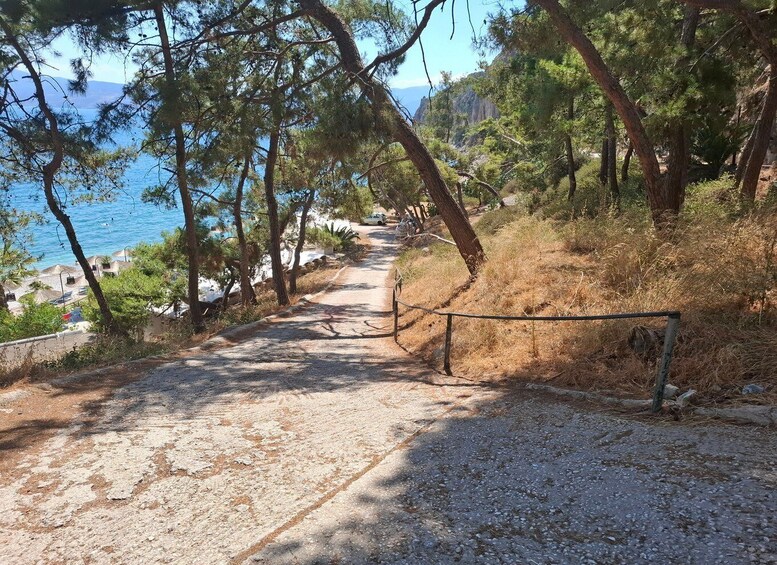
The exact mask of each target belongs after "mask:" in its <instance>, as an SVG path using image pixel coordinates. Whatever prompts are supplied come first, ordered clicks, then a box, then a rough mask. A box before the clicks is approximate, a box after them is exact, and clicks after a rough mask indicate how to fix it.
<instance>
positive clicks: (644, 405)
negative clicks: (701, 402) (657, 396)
mask: <svg viewBox="0 0 777 565" xmlns="http://www.w3.org/2000/svg"><path fill="white" fill-rule="evenodd" d="M521 386H522V387H523V388H526V389H529V390H538V391H542V392H548V393H551V394H555V395H557V396H566V397H568V398H576V399H579V400H589V401H592V402H597V403H600V404H608V405H610V406H621V407H623V408H630V409H633V410H637V411H640V412H643V411H649V410H650V408H651V406H652V402H653V401H652V400H649V399H644V400H641V399H635V398H618V397H616V396H606V395H604V394H599V393H598V392H587V391H583V390H573V389H567V388H559V387H555V386H551V385H544V384H540V383H522V384H521ZM664 410H665V411H666V410H670V411H671V410H678V411H679V412H680V413H683V412H685V413H689V414H696V415H697V416H706V417H713V418H718V419H721V420H727V421H730V422H738V423H743V424H754V425H757V426H777V406H766V405H753V404H750V405H744V406H734V407H731V408H708V407H704V406H696V407H687V408H683V407H681V406H680V405H678V404H677V403H676V402H674V401H671V400H665V401H664Z"/></svg>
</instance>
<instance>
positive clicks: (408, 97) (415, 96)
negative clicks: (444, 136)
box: [391, 84, 429, 116]
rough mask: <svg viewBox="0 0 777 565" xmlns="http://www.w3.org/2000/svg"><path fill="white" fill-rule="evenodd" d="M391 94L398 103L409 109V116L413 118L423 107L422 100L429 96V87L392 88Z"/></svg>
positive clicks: (426, 85)
mask: <svg viewBox="0 0 777 565" xmlns="http://www.w3.org/2000/svg"><path fill="white" fill-rule="evenodd" d="M391 93H392V94H393V95H394V98H396V100H397V102H399V104H401V105H402V106H404V107H405V109H407V112H408V114H410V116H413V115H414V114H415V113H416V112H417V111H418V108H419V107H420V106H421V100H423V99H424V98H425V97H427V96H429V85H428V84H425V85H422V86H410V87H408V88H392V89H391Z"/></svg>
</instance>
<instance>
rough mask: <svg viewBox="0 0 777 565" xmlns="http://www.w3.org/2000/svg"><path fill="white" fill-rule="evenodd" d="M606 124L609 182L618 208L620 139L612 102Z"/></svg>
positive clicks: (608, 107)
mask: <svg viewBox="0 0 777 565" xmlns="http://www.w3.org/2000/svg"><path fill="white" fill-rule="evenodd" d="M605 125H606V129H607V183H608V184H609V186H610V196H611V197H612V204H613V206H614V207H615V208H616V209H620V201H621V191H620V187H619V186H618V141H617V138H616V137H615V120H613V117H612V104H607V108H606V110H605Z"/></svg>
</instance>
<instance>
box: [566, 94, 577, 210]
mask: <svg viewBox="0 0 777 565" xmlns="http://www.w3.org/2000/svg"><path fill="white" fill-rule="evenodd" d="M574 119H575V98H574V96H570V97H569V105H568V106H567V120H569V121H570V122H571V121H572V120H574ZM564 150H565V152H566V155H567V177H568V178H569V192H568V193H567V200H568V201H570V202H572V200H573V199H574V198H575V192H576V191H577V176H576V175H575V153H574V151H573V150H572V136H571V135H570V134H567V135H566V138H565V139H564Z"/></svg>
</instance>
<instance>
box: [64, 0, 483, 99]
mask: <svg viewBox="0 0 777 565" xmlns="http://www.w3.org/2000/svg"><path fill="white" fill-rule="evenodd" d="M399 1H400V4H402V5H404V6H406V9H408V10H409V9H410V8H409V6H411V4H410V2H408V1H407V0H399ZM453 6H454V7H453V9H454V15H455V18H456V29H455V35H454V37H453V39H451V31H452V24H451V3H450V2H446V4H445V5H444V9H443V11H442V12H441V11H440V10H439V9H438V10H435V12H434V15H433V16H432V18H431V20H430V22H429V25H428V27H427V28H426V30H425V31H424V34H423V36H422V41H423V45H424V51H425V53H426V62H427V67H428V70H429V75H430V76H431V78H432V81H433V82H435V83H436V82H437V81H438V80H439V77H440V73H441V72H443V71H448V72H451V73H453V75H454V76H456V77H458V76H463V75H466V74H469V73H472V72H474V71H476V70H478V62H479V61H480V60H481V59H483V58H484V54H482V53H477V52H476V51H475V49H474V48H473V46H472V28H471V27H470V22H469V19H468V16H467V3H466V2H465V1H464V0H459V1H458V2H456V3H455V5H453ZM469 7H470V13H471V15H472V18H471V20H472V26H473V27H474V28H475V32H476V33H477V34H483V33H485V31H486V26H485V25H484V23H483V20H484V19H486V16H487V14H488V13H489V12H495V11H497V9H498V1H497V0H472V1H471V2H470V5H469ZM55 48H56V49H57V50H58V51H59V52H60V53H61V56H60V57H58V58H50V59H49V63H50V64H51V66H52V67H53V68H52V69H50V74H52V75H55V76H64V77H70V76H71V73H70V68H69V61H70V60H71V59H73V58H75V57H77V56H79V55H80V54H81V53H80V52H79V50H78V48H77V47H76V45H75V44H74V43H73V42H72V41H71V40H70V39H69V38H61V39H60V40H59V41H58V42H57V43H56V44H55ZM492 58H493V54H485V59H487V60H488V61H490V60H491V59H492ZM92 71H93V73H94V74H93V77H92V78H93V79H94V80H101V81H107V82H118V83H124V82H126V81H127V80H128V79H129V77H130V76H131V75H132V73H133V71H134V67H132V66H131V64H129V63H128V62H126V63H125V60H124V59H123V58H122V57H116V56H113V55H106V56H103V57H100V58H98V59H97V60H95V61H94V62H93V64H92ZM390 82H391V85H392V86H393V87H395V88H406V87H410V86H420V85H424V84H427V79H426V75H425V73H424V68H423V62H422V58H421V49H420V47H419V46H418V45H417V44H416V45H415V46H413V48H412V49H411V50H410V51H409V52H408V54H407V56H406V58H405V63H404V64H403V65H402V66H401V67H400V69H399V74H398V75H397V76H396V77H394V79H392V80H391V81H390Z"/></svg>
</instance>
